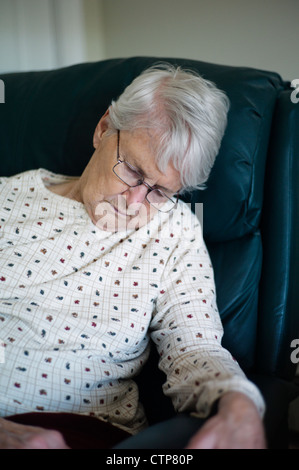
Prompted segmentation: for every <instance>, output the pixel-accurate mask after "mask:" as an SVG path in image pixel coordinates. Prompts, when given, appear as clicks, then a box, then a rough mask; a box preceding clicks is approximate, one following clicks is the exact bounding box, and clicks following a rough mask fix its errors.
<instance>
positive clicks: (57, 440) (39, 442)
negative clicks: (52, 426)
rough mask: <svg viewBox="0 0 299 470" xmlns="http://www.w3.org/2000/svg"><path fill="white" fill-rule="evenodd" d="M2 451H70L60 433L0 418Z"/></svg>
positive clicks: (0, 445) (0, 447) (0, 446)
mask: <svg viewBox="0 0 299 470" xmlns="http://www.w3.org/2000/svg"><path fill="white" fill-rule="evenodd" d="M0 449H69V447H68V446H67V445H66V443H65V441H64V439H63V437H62V435H61V434H60V433H59V432H58V431H50V430H47V429H42V428H39V427H34V426H25V425H23V424H17V423H13V422H11V421H7V420H6V419H4V418H0Z"/></svg>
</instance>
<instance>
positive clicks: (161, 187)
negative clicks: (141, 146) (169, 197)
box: [123, 157, 180, 194]
mask: <svg viewBox="0 0 299 470" xmlns="http://www.w3.org/2000/svg"><path fill="white" fill-rule="evenodd" d="M123 158H125V157H123ZM132 160H133V163H131V162H130V165H132V166H133V167H134V168H136V170H137V171H138V172H139V173H140V174H141V175H142V177H143V178H144V179H145V178H148V179H150V178H149V177H148V176H147V175H146V173H145V171H144V170H143V169H142V168H141V167H140V165H139V164H138V163H136V161H135V160H134V158H133V159H132ZM155 186H156V188H155ZM155 186H153V188H154V189H162V190H163V191H165V192H168V193H171V194H176V193H178V192H179V191H180V189H179V190H178V191H174V190H173V189H169V188H165V186H161V185H159V184H158V185H155Z"/></svg>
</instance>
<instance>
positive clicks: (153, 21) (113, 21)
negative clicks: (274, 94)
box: [103, 0, 299, 79]
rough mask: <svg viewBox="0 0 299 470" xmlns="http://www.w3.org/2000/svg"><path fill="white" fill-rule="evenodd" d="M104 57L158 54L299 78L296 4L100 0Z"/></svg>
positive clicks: (289, 0)
mask: <svg viewBox="0 0 299 470" xmlns="http://www.w3.org/2000/svg"><path fill="white" fill-rule="evenodd" d="M103 7H104V17H105V39H106V56H107V57H119V56H122V57H123V56H132V55H158V56H160V57H161V56H166V57H184V58H190V59H198V60H203V61H208V62H214V63H219V64H228V65H242V66H243V65H245V66H252V67H257V68H261V69H266V70H274V71H277V72H279V73H280V74H281V75H282V76H283V78H286V79H293V78H297V77H298V78H299V61H298V54H297V51H298V44H299V1H298V0H284V1H281V0H103Z"/></svg>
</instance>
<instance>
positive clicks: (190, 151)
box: [109, 64, 229, 191]
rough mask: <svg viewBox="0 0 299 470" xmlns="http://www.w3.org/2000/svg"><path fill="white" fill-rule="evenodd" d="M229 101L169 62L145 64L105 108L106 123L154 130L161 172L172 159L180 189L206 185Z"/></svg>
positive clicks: (118, 127) (157, 158)
mask: <svg viewBox="0 0 299 470" xmlns="http://www.w3.org/2000/svg"><path fill="white" fill-rule="evenodd" d="M228 109H229V100H228V98H227V96H226V95H225V93H224V92H223V91H221V90H219V89H218V88H217V87H216V86H215V85H214V83H212V82H210V81H208V80H205V79H203V78H202V77H200V76H199V75H198V74H196V73H195V72H193V71H189V70H183V69H182V68H181V67H174V66H172V65H170V64H160V65H158V66H153V67H150V68H148V69H146V70H145V71H144V72H142V73H141V75H139V76H138V77H137V78H135V80H133V82H132V83H131V84H130V85H129V86H128V87H127V88H126V89H125V90H124V92H123V93H122V94H121V95H120V97H119V98H118V99H117V100H116V101H112V103H111V105H110V108H109V117H110V128H111V130H112V131H115V130H117V129H119V130H127V131H134V130H136V129H152V130H154V131H155V135H156V136H157V137H158V138H157V139H155V142H154V143H153V145H154V146H155V154H156V161H157V165H158V167H159V169H160V171H162V172H163V171H165V169H166V167H167V165H168V164H169V163H170V162H172V163H173V165H174V167H175V169H176V170H178V171H179V172H180V175H181V183H182V186H183V191H184V190H192V189H195V188H197V189H204V188H205V183H206V181H207V179H208V177H209V174H210V171H211V169H212V167H213V164H214V161H215V158H216V156H217V154H218V152H219V148H220V143H221V140H222V137H223V135H224V131H225V128H226V124H227V113H228Z"/></svg>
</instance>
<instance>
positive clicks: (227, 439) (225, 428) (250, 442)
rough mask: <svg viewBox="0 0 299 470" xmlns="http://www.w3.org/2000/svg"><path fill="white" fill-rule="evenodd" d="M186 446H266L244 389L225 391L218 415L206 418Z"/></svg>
mask: <svg viewBox="0 0 299 470" xmlns="http://www.w3.org/2000/svg"><path fill="white" fill-rule="evenodd" d="M186 449H266V439H265V434H264V428H263V424H262V420H261V418H260V415H259V414H258V411H257V408H256V406H255V404H254V403H253V402H252V401H251V400H250V399H249V398H248V397H247V396H246V395H244V394H242V393H239V392H228V393H226V394H225V395H223V397H222V398H221V399H220V400H219V405H218V413H217V415H215V416H213V417H212V418H210V419H208V420H207V422H206V423H205V424H204V425H203V426H202V427H201V429H200V430H199V431H198V432H197V433H196V434H195V435H194V436H193V437H192V438H191V440H190V441H189V443H188V445H187V447H186Z"/></svg>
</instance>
